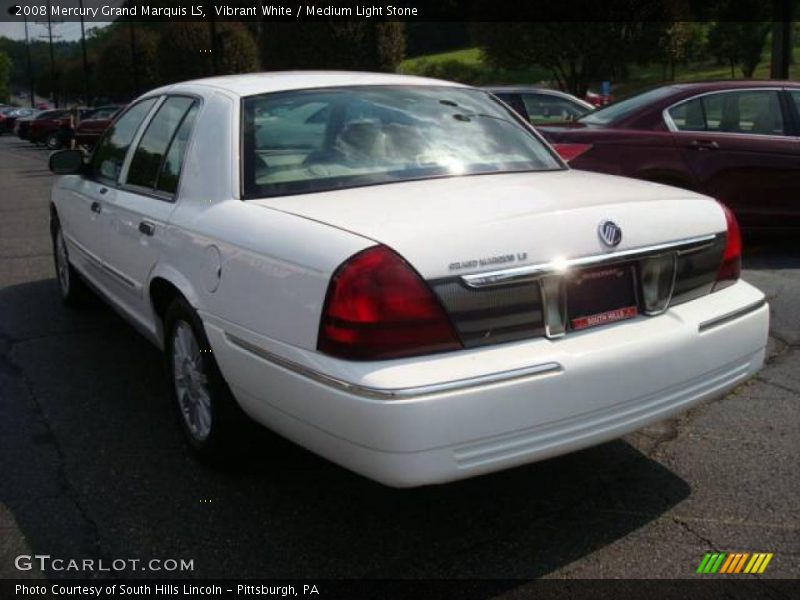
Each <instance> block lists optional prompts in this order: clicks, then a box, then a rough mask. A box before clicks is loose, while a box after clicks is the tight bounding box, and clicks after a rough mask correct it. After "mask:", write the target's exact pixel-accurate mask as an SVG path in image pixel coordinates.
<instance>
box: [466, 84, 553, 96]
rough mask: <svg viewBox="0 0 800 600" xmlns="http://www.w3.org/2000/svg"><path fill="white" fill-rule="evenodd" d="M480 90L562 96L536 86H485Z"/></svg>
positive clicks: (549, 89)
mask: <svg viewBox="0 0 800 600" xmlns="http://www.w3.org/2000/svg"><path fill="white" fill-rule="evenodd" d="M481 89H484V90H486V91H489V92H509V93H514V92H517V93H519V92H544V93H545V94H563V93H564V92H562V91H560V90H554V89H553V88H548V87H544V86H538V85H485V86H483V87H482V88H481Z"/></svg>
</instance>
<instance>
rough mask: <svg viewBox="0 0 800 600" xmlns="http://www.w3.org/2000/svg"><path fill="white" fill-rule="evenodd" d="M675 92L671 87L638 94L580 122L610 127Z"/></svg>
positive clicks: (591, 114)
mask: <svg viewBox="0 0 800 600" xmlns="http://www.w3.org/2000/svg"><path fill="white" fill-rule="evenodd" d="M674 92H675V89H674V88H672V87H670V86H666V87H660V88H656V89H654V90H650V91H647V92H642V93H641V94H636V95H635V96H631V97H630V98H626V99H625V100H620V101H619V102H615V103H614V104H609V105H608V106H606V107H605V108H601V109H599V110H596V111H594V112H591V113H589V114H588V115H585V116H583V117H581V118H580V119H578V120H579V121H580V122H581V123H588V124H590V125H608V124H609V123H616V122H617V121H619V120H620V119H624V118H625V117H627V116H628V115H631V114H633V113H634V112H636V111H637V110H639V109H640V108H643V107H645V106H647V105H648V104H650V103H651V102H656V101H658V100H661V99H663V98H666V97H667V96H670V95H672V94H673V93H674Z"/></svg>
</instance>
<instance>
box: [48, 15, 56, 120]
mask: <svg viewBox="0 0 800 600" xmlns="http://www.w3.org/2000/svg"><path fill="white" fill-rule="evenodd" d="M47 38H48V41H49V45H50V86H51V88H50V89H52V90H53V103H54V104H55V105H56V108H58V89H57V86H56V58H55V55H54V54H53V21H52V20H51V18H50V0H47Z"/></svg>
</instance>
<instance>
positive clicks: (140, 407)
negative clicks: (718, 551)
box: [0, 281, 690, 592]
mask: <svg viewBox="0 0 800 600" xmlns="http://www.w3.org/2000/svg"><path fill="white" fill-rule="evenodd" d="M52 285H53V283H52V281H37V282H34V283H28V284H23V285H18V286H14V287H10V288H6V289H3V290H0V333H2V335H3V336H4V337H2V338H0V397H2V398H3V401H2V403H0V471H1V472H2V474H3V476H2V478H0V502H2V503H4V504H5V505H6V506H7V507H8V509H9V510H10V511H11V512H12V513H13V514H14V517H15V518H16V521H17V523H18V524H19V528H20V530H21V531H22V533H23V534H24V535H25V537H26V538H27V540H28V543H29V545H30V546H31V548H32V550H33V551H34V552H35V553H41V554H50V555H52V556H62V557H67V558H73V557H75V558H80V557H92V558H106V559H108V560H111V559H113V558H121V557H122V558H128V557H135V558H142V559H150V558H184V559H193V560H194V565H195V570H194V572H192V573H175V574H173V575H174V576H182V577H187V576H189V577H222V576H228V577H237V578H244V577H262V578H267V577H281V578H289V577H313V578H317V579H320V578H326V577H352V578H361V577H396V578H440V577H441V578H443V577H449V578H520V579H530V578H535V577H539V576H542V575H545V574H547V573H550V572H552V571H554V570H556V569H559V568H560V567H563V566H565V565H567V564H569V563H571V562H572V561H575V560H577V559H579V558H581V557H583V556H585V555H587V554H589V553H591V552H593V551H594V550H596V549H598V548H601V547H603V546H606V545H608V544H611V543H613V542H614V541H616V540H619V539H620V538H622V537H624V536H626V535H628V534H630V533H631V532H633V531H635V530H636V529H639V528H641V527H643V526H645V525H646V524H647V523H649V522H650V521H652V520H654V519H656V518H658V517H659V515H661V514H662V513H664V512H665V511H668V510H670V509H671V508H672V507H673V506H675V505H676V504H678V503H679V502H681V501H682V500H683V499H684V498H686V497H687V496H688V494H689V492H690V490H689V487H688V485H687V484H686V482H685V481H683V480H682V479H680V478H679V477H677V476H676V475H675V474H674V473H672V472H671V471H669V470H668V469H666V468H664V467H663V466H661V465H660V464H659V463H657V462H655V461H653V460H651V459H649V458H648V457H646V456H645V455H643V454H642V453H640V452H639V451H638V450H636V449H635V448H634V447H632V446H631V445H629V444H627V443H625V442H622V441H617V442H612V443H609V444H605V445H603V446H599V447H597V448H593V449H590V450H585V451H583V452H580V453H577V454H572V455H569V456H565V457H562V458H558V459H553V460H549V461H545V462H542V463H538V464H533V465H530V466H527V467H522V468H517V469H513V470H510V471H505V472H502V473H497V474H494V475H490V476H485V477H481V478H478V479H473V480H469V481H464V482H459V483H454V484H449V485H445V486H438V487H428V488H421V489H415V490H394V489H390V488H386V487H383V486H381V485H379V484H375V483H372V482H370V481H368V480H366V479H363V478H361V477H359V476H356V475H354V474H351V473H349V472H347V471H345V470H343V469H340V468H338V467H336V466H334V465H332V464H330V463H328V462H326V461H324V460H322V459H319V458H317V457H315V456H312V455H311V454H309V453H307V452H305V451H303V450H301V449H299V448H297V447H296V446H294V445H292V444H290V443H288V442H282V441H278V440H275V439H274V438H273V437H272V436H270V435H268V434H266V433H265V434H264V436H263V439H259V440H258V441H257V442H256V443H255V444H254V446H253V448H252V455H251V456H249V457H248V458H247V459H246V460H244V461H242V462H240V464H238V465H237V466H236V468H234V469H230V470H213V469H209V468H207V467H204V466H201V465H200V464H199V463H197V462H196V461H195V460H194V459H193V458H192V457H191V456H190V455H189V453H188V451H187V449H186V447H185V445H184V443H183V441H182V439H181V434H180V430H179V427H178V425H177V421H176V418H175V416H174V415H173V412H172V407H171V406H170V405H169V402H168V400H167V394H166V388H165V383H164V378H163V375H162V371H161V362H160V361H161V359H160V355H159V353H158V352H157V351H156V350H155V349H154V348H153V347H151V346H150V345H149V344H148V343H147V342H146V341H144V340H143V339H142V338H141V337H139V336H138V334H136V333H135V332H134V331H133V329H131V328H130V327H128V326H127V325H125V324H124V323H123V322H122V321H121V320H120V319H119V318H117V317H116V316H115V315H113V314H112V313H111V311H109V310H107V309H104V308H93V309H90V310H89V311H88V312H87V313H73V312H70V311H67V310H66V309H64V308H62V307H61V306H60V304H59V303H58V299H57V298H56V297H55V293H54V291H53V289H52ZM52 575H53V576H59V575H58V574H52ZM64 575H66V576H75V575H76V574H74V573H66V574H62V576H64ZM117 575H120V574H117ZM123 575H126V576H137V575H138V576H143V575H145V574H143V573H123ZM158 575H159V576H161V575H163V573H159V574H158ZM519 583H520V582H516V583H515V584H513V586H516V585H519ZM498 585H500V586H501V587H502V585H504V586H509V585H512V584H508V583H506V584H498ZM497 591H500V590H495V592H497Z"/></svg>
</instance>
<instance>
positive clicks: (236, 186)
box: [50, 72, 769, 487]
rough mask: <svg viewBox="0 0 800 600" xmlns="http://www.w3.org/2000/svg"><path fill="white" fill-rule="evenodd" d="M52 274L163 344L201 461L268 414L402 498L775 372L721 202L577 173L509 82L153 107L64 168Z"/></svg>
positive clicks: (315, 85)
mask: <svg viewBox="0 0 800 600" xmlns="http://www.w3.org/2000/svg"><path fill="white" fill-rule="evenodd" d="M50 165H51V169H52V170H53V171H54V172H55V173H58V174H61V175H63V176H62V177H60V178H59V179H58V180H57V181H56V183H55V185H54V188H53V192H52V211H51V214H52V226H51V229H52V236H53V247H54V255H55V264H56V270H57V278H56V281H57V285H58V289H59V291H60V294H61V296H62V298H63V299H64V301H65V302H66V303H67V304H69V305H77V304H79V303H80V301H81V300H82V299H83V297H84V296H85V293H86V291H87V289H88V288H89V287H91V288H93V289H94V290H96V291H97V292H98V293H99V294H100V295H101V296H103V297H104V298H105V299H106V300H107V301H108V302H109V303H110V304H111V305H112V306H113V307H114V308H115V309H116V310H118V311H119V312H120V313H121V314H122V315H124V316H125V317H127V318H128V319H129V320H130V322H131V323H133V325H134V326H135V327H136V328H137V329H139V330H140V331H141V332H142V333H143V334H144V335H145V336H147V337H148V338H149V339H150V340H152V341H153V343H155V344H157V345H158V346H159V347H160V348H162V349H163V350H164V353H165V358H166V367H167V371H168V373H169V379H170V390H171V394H172V396H173V398H174V400H175V403H176V406H177V408H178V409H179V410H178V412H179V414H180V415H181V423H182V427H183V429H184V431H185V434H186V437H187V439H188V441H189V443H190V444H191V446H192V447H193V448H194V449H195V450H196V451H197V453H198V454H200V455H201V456H204V457H216V456H219V455H220V454H221V453H226V452H227V449H228V448H230V447H231V445H235V444H236V443H237V441H239V438H240V437H241V436H240V432H241V430H242V427H244V426H246V425H247V423H248V420H247V419H246V418H245V415H247V416H248V417H249V418H250V419H252V420H254V421H256V422H258V423H261V424H263V425H265V426H266V427H268V428H269V429H271V430H273V431H275V432H278V433H279V434H281V435H283V436H285V437H287V438H289V439H291V440H294V441H295V442H297V443H298V444H300V445H302V446H305V447H306V448H309V449H310V450H312V451H314V452H316V453H318V454H320V455H322V456H324V457H327V458H328V459H330V460H332V461H334V462H336V463H338V464H340V465H343V466H345V467H347V468H349V469H352V470H353V471H356V472H358V473H361V474H363V475H365V476H367V477H370V478H373V479H375V480H378V481H380V482H383V483H385V484H388V485H392V486H406V487H407V486H417V485H423V484H430V483H441V482H447V481H451V480H456V479H461V478H466V477H472V476H475V475H479V474H482V473H489V472H492V471H497V470H499V469H505V468H508V467H513V466H515V465H521V464H525V463H529V462H532V461H537V460H541V459H545V458H548V457H551V456H555V455H559V454H563V453H566V452H571V451H574V450H577V449H579V448H584V447H587V446H591V445H593V444H598V443H601V442H604V441H606V440H610V439H613V438H617V437H619V436H622V435H624V434H626V433H629V432H631V431H634V430H636V429H639V428H641V427H643V426H646V425H647V424H649V423H652V422H654V421H658V420H660V419H664V418H666V417H669V416H671V415H673V414H675V413H676V412H678V411H681V410H685V409H687V408H689V407H690V406H692V405H694V404H696V403H697V402H700V401H702V400H705V399H708V398H711V397H714V396H718V395H720V394H722V393H723V392H725V391H726V390H729V389H730V388H732V387H733V386H735V385H737V384H739V383H741V382H742V381H744V380H746V379H747V378H748V377H750V376H751V375H753V374H754V373H755V372H756V371H757V370H758V369H759V368H760V367H761V365H762V362H763V360H764V352H765V346H766V342H767V329H768V321H769V316H768V306H767V303H766V301H765V298H764V295H763V294H762V293H761V292H760V291H759V290H757V289H755V288H754V287H752V286H750V285H748V284H747V283H745V282H744V281H741V280H740V279H739V270H740V255H741V241H740V235H739V230H738V226H737V224H736V221H735V219H734V217H733V215H732V214H731V213H730V211H728V210H727V209H726V208H725V207H724V206H723V205H722V204H720V203H718V202H716V201H715V200H713V199H711V198H708V197H706V196H702V195H699V194H695V193H692V192H688V191H686V190H681V189H676V188H672V187H667V186H663V185H657V184H650V183H645V182H641V181H636V180H633V179H624V178H619V177H612V176H606V175H600V174H594V173H587V172H581V171H572V170H570V169H568V168H567V167H566V165H565V164H564V163H563V162H562V161H561V160H560V159H559V158H558V156H557V155H556V154H555V153H554V152H553V150H552V149H551V148H550V147H549V146H548V145H547V144H546V143H545V142H544V141H543V140H542V138H541V137H539V135H538V134H537V133H536V132H535V131H534V130H533V129H532V128H531V127H530V126H529V125H528V124H526V123H524V122H523V121H522V120H521V119H520V118H519V117H518V116H517V115H516V114H515V113H514V112H513V111H512V110H510V109H509V108H508V107H506V106H505V105H504V104H502V103H500V102H498V101H497V100H496V99H494V97H492V96H491V95H490V94H489V93H487V92H485V91H482V90H476V89H473V88H469V87H464V86H460V85H456V84H452V83H447V82H443V81H435V80H430V79H421V78H415V77H405V76H399V75H386V74H370V73H344V72H330V73H325V72H293V73H292V72H287V73H262V74H250V75H241V76H231V77H219V78H213V79H205V80H199V81H191V82H186V83H180V84H176V85H171V86H168V87H164V88H161V89H157V90H154V91H151V92H149V93H147V94H145V95H143V96H142V97H140V98H138V99H137V100H136V101H134V102H132V103H131V104H130V106H129V107H128V108H127V109H126V110H125V112H123V113H122V114H121V115H120V116H118V117H117V118H116V120H115V122H114V123H113V125H112V126H111V127H110V128H109V129H108V130H107V132H106V133H105V135H104V137H103V138H102V140H101V141H100V142H99V143H98V145H97V147H96V149H95V151H94V153H93V154H92V156H91V158H90V159H89V160H88V161H84V160H83V159H82V156H81V154H80V153H79V152H77V151H70V150H65V151H62V152H58V153H55V154H53V155H52V157H51V163H50Z"/></svg>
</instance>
